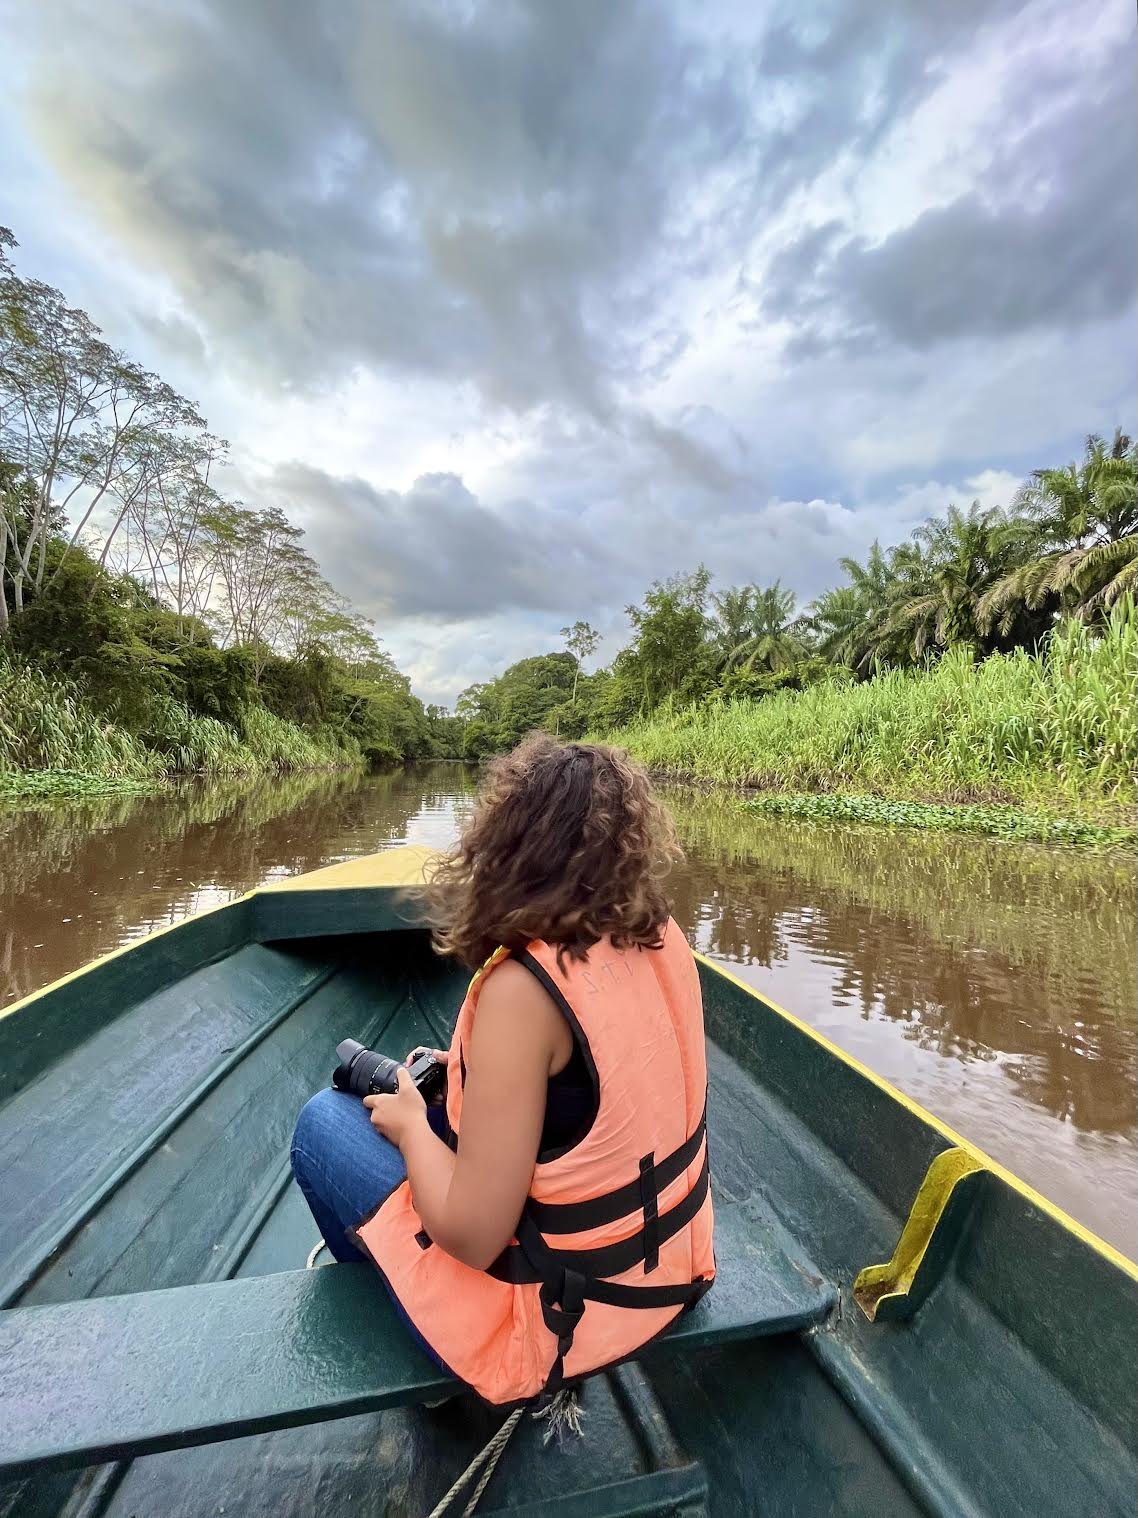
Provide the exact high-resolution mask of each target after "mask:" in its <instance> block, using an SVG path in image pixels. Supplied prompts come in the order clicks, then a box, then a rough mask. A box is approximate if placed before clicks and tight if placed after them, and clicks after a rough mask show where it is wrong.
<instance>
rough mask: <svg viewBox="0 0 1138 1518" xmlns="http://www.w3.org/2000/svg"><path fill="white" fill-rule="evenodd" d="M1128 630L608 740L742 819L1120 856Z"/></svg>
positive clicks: (1130, 701) (738, 704) (1125, 825)
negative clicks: (714, 790) (897, 830)
mask: <svg viewBox="0 0 1138 1518" xmlns="http://www.w3.org/2000/svg"><path fill="white" fill-rule="evenodd" d="M1136 667H1138V626H1136V623H1135V620H1134V618H1133V617H1129V618H1125V619H1122V618H1118V619H1114V620H1112V622H1111V624H1110V626H1109V627H1108V628H1107V629H1106V631H1105V632H1104V634H1103V635H1102V636H1101V637H1099V636H1094V635H1092V634H1090V633H1088V631H1087V629H1086V628H1085V627H1083V626H1082V625H1081V624H1073V625H1071V626H1070V627H1068V628H1067V629H1065V630H1063V631H1062V632H1059V633H1057V634H1056V635H1055V637H1054V638H1053V640H1052V643H1051V647H1050V650H1049V652H1048V655H1047V657H1046V658H1036V657H1033V656H1031V655H1029V654H1026V653H1024V652H1022V651H1017V652H1015V653H1013V654H1009V655H1000V654H997V655H994V656H992V657H991V658H989V659H986V660H984V661H983V662H982V663H974V662H973V661H972V659H971V658H970V657H969V655H968V653H967V652H966V651H965V650H963V649H951V650H949V652H948V653H947V654H945V655H944V657H943V658H941V659H940V660H939V661H938V662H937V663H936V664H934V665H932V666H931V667H930V668H928V669H926V670H920V671H901V670H891V671H889V672H887V673H884V674H881V675H878V676H876V677H875V678H874V679H872V680H868V681H865V682H864V683H862V684H857V685H829V684H823V685H818V686H814V687H812V688H811V689H809V690H805V691H794V692H783V693H779V694H776V695H772V696H768V697H766V698H764V699H762V700H760V701H723V702H709V703H706V704H704V705H702V706H697V707H692V708H688V709H687V710H684V711H679V712H672V713H667V712H660V713H657V714H655V715H653V716H651V717H649V718H646V719H644V720H643V721H640V722H634V723H631V724H629V725H628V726H626V727H623V728H620V729H618V730H617V731H616V732H613V733H610V734H608V735H607V737H608V738H609V740H610V741H612V742H616V743H619V744H621V745H622V746H623V747H625V748H627V749H628V750H629V751H630V752H631V753H632V754H633V755H634V756H635V757H636V758H637V759H639V760H640V761H641V762H642V763H644V764H645V765H646V766H647V767H648V768H649V769H650V770H651V771H652V772H653V774H655V775H656V776H657V777H659V778H661V779H668V780H675V781H684V782H689V783H696V784H714V785H717V786H726V787H732V788H736V789H740V790H747V791H752V792H755V793H757V794H755V795H753V796H752V797H751V799H750V800H749V801H748V802H747V805H748V806H750V807H751V808H752V809H755V810H760V811H763V810H765V811H767V812H768V813H771V814H774V815H779V816H784V817H798V818H808V819H814V820H818V821H858V822H878V823H885V824H888V825H891V826H905V827H922V828H931V829H936V830H940V831H944V830H952V831H960V832H975V833H986V834H989V835H992V836H996V837H1017V838H1021V839H1030V840H1033V841H1041V842H1065V843H1081V844H1091V845H1093V846H1104V845H1105V846H1112V845H1122V846H1126V845H1128V844H1129V845H1133V841H1134V835H1135V828H1134V821H1135V819H1134V812H1133V778H1132V777H1133V774H1134V771H1135V768H1136V766H1138V726H1136V723H1135V716H1134V677H1135V670H1136Z"/></svg>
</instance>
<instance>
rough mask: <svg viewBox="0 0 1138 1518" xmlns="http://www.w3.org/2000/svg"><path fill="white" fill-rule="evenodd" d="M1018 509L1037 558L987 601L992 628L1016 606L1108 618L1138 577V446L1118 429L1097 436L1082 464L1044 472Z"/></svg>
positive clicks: (984, 614)
mask: <svg viewBox="0 0 1138 1518" xmlns="http://www.w3.org/2000/svg"><path fill="white" fill-rule="evenodd" d="M1016 504H1017V506H1018V507H1019V508H1020V510H1021V511H1022V512H1023V513H1024V516H1025V517H1026V520H1027V523H1028V524H1029V526H1030V532H1031V537H1032V544H1031V547H1032V552H1031V553H1030V557H1028V558H1027V560H1026V562H1024V563H1023V564H1021V565H1020V566H1018V567H1017V568H1015V569H1012V570H1010V571H1009V572H1008V573H1007V574H1006V575H1004V576H1003V577H1002V578H1001V579H1000V580H998V581H997V582H996V584H995V585H993V586H992V587H991V589H990V590H989V591H988V592H987V593H986V594H985V595H984V596H983V597H982V598H981V602H980V606H979V617H980V620H981V622H982V623H983V624H984V625H987V626H991V625H992V623H993V622H995V621H996V619H997V618H998V617H1002V616H1004V615H1006V614H1007V613H1008V612H1009V611H1010V610H1011V609H1012V608H1014V607H1016V606H1020V607H1025V608H1027V609H1028V610H1030V611H1034V612H1039V611H1045V612H1047V613H1048V615H1054V614H1055V613H1056V612H1058V613H1059V614H1061V615H1062V614H1066V615H1071V616H1076V617H1079V618H1082V619H1083V620H1092V619H1097V618H1101V617H1102V616H1104V615H1105V614H1106V612H1108V611H1109V609H1110V607H1111V606H1113V605H1114V603H1115V602H1116V601H1117V600H1118V599H1119V597H1120V596H1122V595H1123V594H1124V592H1125V591H1126V590H1127V589H1128V588H1130V587H1133V586H1134V585H1135V583H1136V578H1138V569H1136V568H1135V562H1136V560H1138V447H1136V446H1135V444H1134V442H1133V440H1132V439H1131V438H1130V437H1129V436H1128V435H1127V434H1126V433H1125V432H1123V431H1122V429H1121V428H1118V429H1116V431H1115V434H1114V438H1113V440H1112V441H1111V442H1110V444H1107V443H1106V442H1105V441H1104V440H1103V439H1102V438H1101V437H1099V436H1097V435H1096V434H1094V433H1092V434H1091V435H1090V436H1089V437H1088V438H1087V441H1086V449H1085V452H1084V455H1083V459H1082V462H1081V463H1077V464H1076V463H1071V464H1066V465H1064V466H1063V467H1062V468H1060V469H1037V470H1036V471H1035V473H1034V474H1033V475H1032V476H1031V479H1030V480H1029V481H1028V482H1027V484H1026V485H1025V486H1024V487H1023V489H1022V490H1021V491H1020V493H1019V496H1018V497H1017V499H1016Z"/></svg>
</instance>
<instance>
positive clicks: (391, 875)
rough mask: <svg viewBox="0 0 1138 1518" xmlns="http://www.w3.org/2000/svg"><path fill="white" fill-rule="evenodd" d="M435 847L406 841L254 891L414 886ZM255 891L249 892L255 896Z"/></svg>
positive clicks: (430, 858)
mask: <svg viewBox="0 0 1138 1518" xmlns="http://www.w3.org/2000/svg"><path fill="white" fill-rule="evenodd" d="M438 852H439V851H438V849H429V848H427V847H426V845H425V844H421V843H408V844H404V845H403V847H402V848H398V849H385V850H384V851H383V852H382V853H381V854H362V855H360V857H359V858H358V859H345V860H343V861H342V863H340V864H329V865H325V866H324V868H323V869H322V870H309V872H308V874H307V875H290V876H288V878H287V879H285V880H271V881H269V882H268V884H267V885H263V886H258V887H257V891H266V892H267V891H358V890H370V889H371V888H372V887H376V886H417V885H422V884H423V882H424V880H425V879H426V867H427V865H428V864H429V862H430V861H431V860H432V859H434V858H436V857H437V856H438ZM257 891H251V892H250V893H249V894H250V895H251V896H255V895H256V894H257Z"/></svg>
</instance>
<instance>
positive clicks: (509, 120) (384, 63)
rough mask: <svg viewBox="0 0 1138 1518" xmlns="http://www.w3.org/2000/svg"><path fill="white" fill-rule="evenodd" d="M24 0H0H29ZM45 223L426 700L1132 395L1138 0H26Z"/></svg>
mask: <svg viewBox="0 0 1138 1518" xmlns="http://www.w3.org/2000/svg"><path fill="white" fill-rule="evenodd" d="M4 9H5V7H4V4H3V0H0V13H3V12H4ZM3 24H4V29H5V41H6V47H5V50H4V54H3V55H2V56H0V151H2V154H3V168H2V170H0V222H2V223H5V224H7V225H9V226H10V227H11V228H12V229H13V231H14V232H15V234H16V236H17V238H18V239H19V241H20V244H21V246H20V248H19V250H18V252H17V264H18V267H19V268H20V269H21V271H22V272H25V273H28V274H35V275H37V276H39V277H40V278H43V279H47V280H49V281H50V282H51V283H54V284H57V285H58V286H60V288H62V289H63V290H64V291H65V292H66V294H67V295H68V297H69V298H70V299H71V300H72V301H73V302H75V303H76V304H79V305H82V306H84V307H85V308H86V309H87V310H88V311H90V313H91V314H92V316H94V318H95V319H96V320H97V321H98V322H99V324H100V325H101V326H102V327H103V329H104V331H105V332H106V333H107V335H108V336H109V337H110V338H111V340H112V341H114V342H115V343H117V344H120V345H121V346H123V347H125V348H126V349H128V351H130V352H131V353H132V354H134V355H135V356H136V357H138V358H140V359H141V360H143V361H144V362H145V363H147V364H148V365H149V366H151V367H153V368H155V369H157V370H158V371H159V372H160V373H161V374H162V375H163V376H164V377H165V378H166V379H168V380H169V381H170V382H171V383H173V384H174V385H176V386H177V387H178V388H179V389H181V390H182V391H183V392H184V393H186V394H187V395H190V396H191V397H193V398H194V399H196V400H197V401H198V402H199V403H200V405H201V406H202V409H203V410H204V412H205V414H206V415H207V416H208V418H209V420H210V423H211V425H212V426H213V428H214V430H216V431H218V432H220V433H222V434H224V435H225V436H227V437H228V438H230V440H231V442H232V444H233V460H234V467H233V477H232V480H231V482H230V483H231V485H232V487H233V489H234V490H235V492H237V493H239V494H241V495H242V496H243V497H244V498H245V499H246V500H248V501H256V502H259V503H263V504H273V503H276V504H280V505H283V506H285V507H286V509H287V510H288V511H289V512H290V514H291V515H293V516H294V518H295V519H296V520H297V521H299V522H300V523H301V525H303V526H304V528H305V529H306V531H307V534H308V539H307V541H308V545H309V547H310V548H311V550H312V551H313V553H314V554H315V555H316V557H317V558H318V559H319V561H320V563H321V565H322V567H323V568H324V570H325V572H326V574H327V575H328V577H329V578H330V579H331V580H332V581H333V583H334V584H336V585H337V587H338V588H340V589H341V590H343V591H344V592H345V593H346V594H347V595H349V596H350V597H351V598H352V600H353V601H354V602H355V603H356V604H357V605H358V606H359V607H360V608H361V609H363V610H365V611H366V612H367V613H368V614H369V615H371V616H373V617H374V618H375V620H376V623H377V626H378V630H379V631H380V633H381V635H382V637H383V639H384V641H385V643H386V644H387V646H388V647H389V648H390V649H391V651H392V653H393V654H394V655H395V657H396V659H397V661H398V662H399V664H400V665H401V666H402V667H403V668H404V669H406V670H407V671H408V672H409V673H410V674H411V676H412V680H413V682H414V685H415V688H416V690H417V691H418V692H419V694H420V695H422V696H423V697H424V698H426V699H428V700H443V701H448V702H449V701H453V699H454V697H455V695H456V694H457V693H458V692H459V691H460V690H461V689H462V688H463V686H465V685H467V684H468V683H470V682H471V681H472V680H477V679H484V678H486V677H487V676H488V675H490V674H492V673H494V672H495V671H497V670H500V669H501V668H502V667H503V666H504V665H505V664H506V663H507V662H509V661H510V660H512V659H515V658H518V657H520V656H522V655H524V654H528V653H533V652H539V651H543V650H544V649H547V648H550V647H555V646H557V643H558V639H557V630H558V628H560V627H561V626H562V625H563V623H565V622H567V621H573V620H575V619H576V618H577V617H585V618H587V619H589V620H590V621H592V622H593V623H594V624H595V625H597V626H598V627H600V628H601V629H602V630H603V631H604V632H605V634H606V642H605V645H604V646H603V648H602V657H605V656H609V655H611V653H612V652H613V651H614V650H615V649H616V647H618V646H619V644H620V642H621V641H622V640H623V638H624V636H625V631H626V627H627V624H626V621H625V618H624V613H623V608H624V606H625V605H626V604H627V603H628V602H629V601H630V600H636V599H639V597H640V594H641V592H642V591H643V590H644V589H645V588H646V587H647V585H648V583H649V582H650V581H651V580H653V579H655V578H659V577H662V576H666V575H669V574H672V573H675V572H677V571H682V570H687V569H690V568H692V567H694V565H695V564H696V563H698V562H699V561H700V560H703V561H704V562H705V563H706V564H707V565H708V566H709V568H710V569H711V570H712V571H713V572H714V574H715V576H716V579H717V582H718V583H719V584H720V585H723V584H731V583H741V582H744V581H751V580H754V581H760V582H769V581H771V580H773V579H774V578H775V577H776V576H777V577H780V578H781V579H782V580H783V582H784V583H786V584H789V585H791V586H792V587H793V588H794V589H795V590H796V591H797V592H798V593H799V595H800V597H802V598H803V599H807V600H808V599H809V598H810V597H811V596H812V595H813V594H814V593H816V592H817V591H818V590H819V589H821V588H822V587H823V586H825V585H826V584H828V583H832V582H833V581H834V580H835V578H836V576H837V569H836V565H837V560H838V559H839V558H840V557H841V556H842V555H843V554H848V553H853V554H855V555H859V556H860V555H861V554H863V553H864V551H865V549H866V547H867V546H868V544H869V543H870V542H871V541H872V539H873V538H874V537H875V536H881V537H882V538H883V539H884V540H885V541H895V540H897V539H898V538H899V537H901V536H903V535H905V534H906V533H907V532H909V531H910V530H911V528H912V527H913V525H914V524H915V523H916V522H917V521H918V520H920V519H921V518H922V517H924V516H925V515H927V514H928V513H929V512H930V511H939V510H943V509H944V507H945V506H947V505H948V504H949V503H950V502H952V501H957V502H961V503H963V504H967V503H968V502H969V501H970V500H972V499H974V498H979V499H980V500H982V501H984V502H986V503H987V502H1000V501H1004V500H1006V499H1008V498H1009V496H1010V494H1011V493H1012V491H1013V490H1014V488H1015V485H1016V483H1017V482H1018V480H1019V479H1020V478H1021V477H1022V476H1023V474H1024V473H1025V472H1026V471H1027V470H1029V469H1030V468H1032V467H1034V466H1036V465H1038V464H1041V463H1050V462H1059V461H1062V460H1065V459H1067V458H1070V457H1072V456H1074V455H1075V454H1076V453H1077V452H1078V450H1079V446H1080V440H1081V438H1082V435H1083V434H1084V433H1086V432H1087V431H1090V430H1101V431H1108V430H1110V429H1112V428H1113V427H1114V426H1115V425H1117V424H1119V423H1123V424H1126V425H1127V426H1128V427H1133V425H1134V422H1135V399H1136V396H1135V391H1136V374H1135V362H1134V337H1135V323H1134V318H1135V296H1136V271H1138V229H1136V198H1135V181H1136V169H1138V163H1136V157H1138V154H1136V132H1135V119H1134V103H1133V99H1134V90H1133V85H1134V66H1135V20H1134V9H1133V3H1132V0H1032V3H1027V4H1023V3H1021V0H926V3H923V4H914V3H913V0H830V3H820V0H789V3H786V4H782V3H779V0H770V3H764V0H733V3H732V0H722V3H714V0H713V3H702V4H699V5H695V4H680V3H679V0H673V3H672V4H666V3H664V0H645V3H643V4H638V3H635V0H405V3H384V0H236V3H234V0H162V3H161V4H159V5H155V4H153V3H151V0H146V3H131V0H98V3H94V0H90V3H88V0H36V4H34V5H27V4H24V5H17V4H15V3H14V0H9V5H8V10H7V16H6V19H5V21H4V23H3Z"/></svg>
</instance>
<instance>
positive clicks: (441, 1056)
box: [403, 1044, 450, 1069]
mask: <svg viewBox="0 0 1138 1518" xmlns="http://www.w3.org/2000/svg"><path fill="white" fill-rule="evenodd" d="M421 1054H429V1055H430V1056H431V1058H432V1059H435V1060H437V1061H438V1062H439V1064H440V1065H442V1066H443V1067H444V1069H445V1067H446V1062H447V1060H448V1059H449V1058H450V1054H449V1051H448V1050H446V1049H429V1048H428V1047H427V1045H426V1044H416V1045H415V1047H414V1048H413V1049H412V1050H411V1052H410V1054H409V1055H408V1056H407V1058H406V1059H405V1060H404V1061H403V1063H404V1064H405V1065H407V1066H411V1065H413V1064H414V1063H415V1061H416V1060H417V1059H418V1058H419V1056H420V1055H421Z"/></svg>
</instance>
